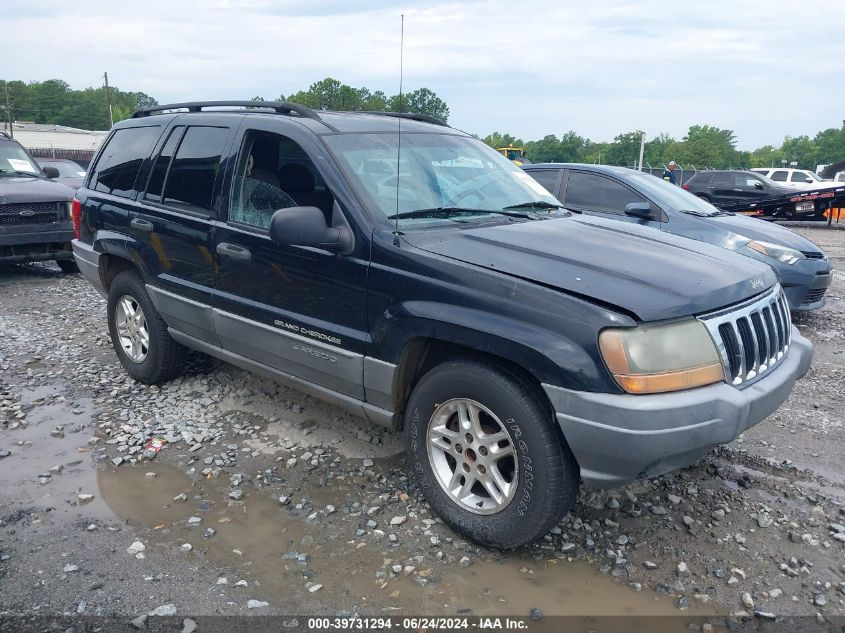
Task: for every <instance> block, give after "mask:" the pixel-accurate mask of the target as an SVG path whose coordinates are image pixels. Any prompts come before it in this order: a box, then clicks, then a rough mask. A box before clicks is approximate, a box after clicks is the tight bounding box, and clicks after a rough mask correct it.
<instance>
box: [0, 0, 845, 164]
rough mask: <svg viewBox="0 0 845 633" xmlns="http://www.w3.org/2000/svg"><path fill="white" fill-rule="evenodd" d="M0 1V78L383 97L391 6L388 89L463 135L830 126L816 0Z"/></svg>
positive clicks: (213, 94) (825, 17) (829, 37)
mask: <svg viewBox="0 0 845 633" xmlns="http://www.w3.org/2000/svg"><path fill="white" fill-rule="evenodd" d="M6 5H7V3H4V10H3V11H2V12H0V30H2V32H3V34H4V37H3V39H4V46H3V48H4V53H3V62H4V64H3V66H4V71H3V74H4V75H5V76H6V78H9V79H25V80H34V79H39V80H43V79H48V78H54V77H55V78H62V79H65V80H66V81H68V82H69V83H70V84H71V85H72V86H73V87H76V88H82V87H86V86H89V85H94V84H97V83H98V82H99V77H100V76H101V75H102V72H103V71H104V70H107V71H108V72H109V78H110V80H111V82H112V83H113V84H115V85H117V86H119V87H120V88H122V89H131V90H141V91H144V92H147V93H149V94H151V95H153V96H155V97H156V98H157V99H159V101H162V102H165V101H184V100H188V99H201V98H207V99H212V98H214V99H222V98H249V97H252V96H253V95H256V94H258V95H263V96H265V97H268V98H273V97H276V96H277V95H278V94H279V93H284V94H290V93H292V92H294V91H296V90H299V89H302V88H306V87H307V86H308V85H309V84H310V83H312V82H313V81H316V80H318V79H322V78H323V77H326V76H332V77H336V78H338V79H340V80H341V81H344V82H346V83H349V84H352V85H356V86H361V85H365V86H367V87H369V88H371V89H381V90H384V91H385V92H387V93H393V92H395V91H396V89H397V87H398V70H399V58H398V53H399V15H400V13H402V12H404V13H405V86H406V87H407V88H409V89H413V88H414V87H418V86H420V85H426V86H428V87H430V88H432V89H433V90H435V91H436V92H437V93H438V94H439V95H440V96H441V97H442V98H443V99H444V100H445V101H446V102H447V103H448V104H449V106H450V108H451V110H452V117H451V122H452V123H453V124H454V125H456V126H458V127H460V128H462V129H465V130H467V131H471V132H475V133H479V134H485V133H487V132H490V131H493V130H499V131H509V132H511V133H514V134H517V135H520V136H523V137H525V138H538V137H540V136H542V135H544V134H547V133H555V134H560V133H561V132H563V131H565V130H569V129H574V130H576V131H578V132H579V133H581V134H583V135H586V136H589V137H591V138H593V139H596V140H606V139H610V138H611V137H612V136H613V135H615V134H616V133H619V132H622V131H628V130H632V129H637V128H640V129H645V130H646V131H647V132H648V133H649V134H657V133H658V132H662V131H666V132H669V133H671V134H673V135H675V136H677V137H680V136H682V135H683V134H684V132H685V131H686V129H687V127H688V126H689V125H690V124H692V123H710V124H713V125H717V126H719V127H727V128H731V129H733V130H735V131H736V132H737V134H738V136H739V141H740V146H741V147H745V148H749V147H754V146H757V145H761V144H764V143H773V144H777V143H779V142H780V141H781V140H782V137H783V136H784V135H786V134H789V135H798V134H814V133H815V132H816V131H818V130H819V129H823V128H826V127H833V126H839V125H840V124H841V122H842V121H841V119H842V109H841V100H842V96H843V92H844V91H843V90H842V89H841V88H840V87H839V84H840V80H839V77H838V74H837V72H836V71H838V70H839V68H837V67H836V66H835V65H836V64H838V62H836V61H835V60H836V55H835V54H833V53H831V51H834V50H836V47H837V45H838V44H837V42H838V39H839V38H840V36H839V33H838V31H839V30H840V26H839V25H841V24H842V23H843V18H845V4H843V3H830V2H827V1H825V0H804V1H803V2H801V3H800V5H799V4H795V3H794V2H792V1H790V0H771V1H769V2H766V3H765V4H761V3H759V2H753V1H750V0H735V1H733V2H726V1H714V2H707V3H703V2H702V3H681V2H677V3H667V2H664V1H660V0H640V1H638V2H634V1H632V0H596V1H594V2H584V3H581V2H577V3H576V2H557V3H549V2H540V1H538V0H524V1H520V2H513V0H508V1H505V0H501V1H495V2H449V1H448V0H446V1H444V0H427V1H422V2H413V3H405V4H404V5H402V4H398V3H394V2H390V1H389V0H359V1H358V2H356V3H349V2H346V1H343V0H330V1H329V2H319V1H312V2H305V1H304V0H285V1H283V2H279V1H273V2H271V1H270V0H216V1H215V2H214V3H208V2H172V1H171V2H163V1H162V0H147V2H145V3H143V4H142V5H133V6H132V7H131V10H130V9H127V10H121V9H120V8H116V7H118V6H119V5H115V3H114V2H105V1H104V0H92V1H90V2H84V3H67V2H58V1H55V0H53V1H50V0H48V1H46V2H41V3H37V5H36V8H32V7H33V5H32V3H29V2H27V3H22V2H19V1H18V0H11V1H10V2H9V3H8V5H7V6H6Z"/></svg>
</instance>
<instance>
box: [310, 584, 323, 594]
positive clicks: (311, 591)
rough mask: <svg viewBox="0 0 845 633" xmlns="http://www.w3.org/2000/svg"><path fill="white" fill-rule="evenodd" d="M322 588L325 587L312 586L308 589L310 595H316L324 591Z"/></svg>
mask: <svg viewBox="0 0 845 633" xmlns="http://www.w3.org/2000/svg"><path fill="white" fill-rule="evenodd" d="M322 588H323V585H311V586H310V587H308V591H309V592H310V593H316V592H318V591H320V589H322Z"/></svg>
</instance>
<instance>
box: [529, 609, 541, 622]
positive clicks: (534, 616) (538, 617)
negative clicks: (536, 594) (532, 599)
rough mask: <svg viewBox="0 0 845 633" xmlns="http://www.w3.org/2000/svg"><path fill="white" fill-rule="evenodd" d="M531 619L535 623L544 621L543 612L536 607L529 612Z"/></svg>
mask: <svg viewBox="0 0 845 633" xmlns="http://www.w3.org/2000/svg"><path fill="white" fill-rule="evenodd" d="M529 617H530V618H531V619H532V620H534V621H537V620H542V619H543V612H542V611H540V609H538V608H537V607H534V608H533V609H531V611H530V612H529Z"/></svg>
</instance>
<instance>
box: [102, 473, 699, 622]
mask: <svg viewBox="0 0 845 633" xmlns="http://www.w3.org/2000/svg"><path fill="white" fill-rule="evenodd" d="M148 473H155V476H154V477H152V475H150V474H148ZM97 479H98V483H99V490H100V495H101V496H102V498H103V499H104V501H105V502H106V503H107V504H108V506H109V507H110V509H111V510H112V511H113V512H114V513H115V514H117V515H118V516H119V517H120V518H121V520H123V521H125V522H126V523H127V525H129V526H130V527H133V528H135V529H136V530H137V531H138V534H139V535H140V537H141V538H142V540H144V542H145V543H146V544H147V546H148V548H149V547H150V546H151V544H153V546H156V544H157V545H160V546H165V547H170V548H171V549H172V551H173V552H174V556H183V557H185V558H186V561H188V560H189V557H195V556H197V554H202V555H203V556H204V557H205V558H206V559H207V560H208V561H209V562H210V563H211V564H212V566H214V565H218V566H219V568H220V573H221V574H225V576H226V578H227V581H228V585H230V586H231V585H234V583H236V582H238V581H239V580H245V581H247V583H248V589H244V591H245V592H246V593H249V594H250V596H252V595H261V596H262V598H263V599H265V600H268V601H269V602H271V604H273V605H274V606H277V607H279V608H281V609H282V610H285V609H286V608H287V607H286V606H285V605H291V606H290V608H289V610H294V609H298V610H299V611H300V612H302V610H303V607H304V608H305V610H308V611H309V612H312V613H329V614H332V615H334V614H336V613H337V612H338V611H342V610H349V611H350V612H352V611H358V612H360V613H362V614H364V613H366V614H370V615H400V614H420V613H425V614H443V615H455V614H458V613H471V614H473V615H527V614H529V612H530V611H531V609H533V608H539V609H540V610H541V611H542V612H543V614H544V615H547V616H550V615H572V616H587V615H591V616H652V615H654V616H658V615H672V616H678V615H679V614H680V613H682V612H679V611H678V610H677V609H676V608H675V607H674V605H673V604H672V603H671V602H670V601H669V600H667V599H664V598H658V597H657V596H655V595H654V594H652V593H650V592H641V593H637V592H635V591H633V590H632V589H630V588H629V587H628V586H626V585H624V584H616V583H614V582H613V581H612V579H611V578H610V577H608V576H604V575H602V574H600V573H598V572H597V571H595V570H594V569H593V568H592V567H590V565H589V564H588V563H585V562H567V561H566V560H553V561H545V560H543V561H535V560H525V559H522V558H520V557H519V555H518V554H508V555H504V556H501V557H499V556H498V555H489V556H484V557H482V559H481V560H477V561H475V562H474V563H473V564H472V565H471V566H470V567H467V568H457V567H451V568H446V569H443V567H444V566H443V565H442V564H438V561H435V560H433V559H432V558H431V557H430V556H429V555H428V552H427V551H426V550H420V549H415V548H414V546H413V545H403V544H401V541H402V540H403V537H402V533H401V531H397V532H398V533H399V535H400V538H399V540H400V545H398V546H397V545H392V544H390V543H389V542H388V539H387V538H383V539H382V540H380V541H379V540H374V536H373V535H372V534H367V535H366V536H363V537H359V538H356V537H355V530H356V528H357V527H358V525H359V524H360V523H361V517H355V516H352V515H350V514H349V513H345V512H344V511H343V510H342V509H341V508H342V506H343V501H344V499H345V498H346V497H347V496H352V494H353V491H352V490H351V489H344V485H345V484H344V483H343V482H336V483H334V484H332V487H331V488H323V489H320V490H315V491H308V492H307V493H306V494H305V495H304V496H305V497H307V498H308V500H309V503H306V504H305V506H304V507H302V508H297V505H298V504H299V503H300V497H302V496H303V495H302V494H300V495H294V496H293V497H292V499H291V502H290V505H287V506H281V505H280V504H279V502H278V500H277V499H276V498H274V497H273V496H271V494H270V492H269V491H267V490H260V489H257V488H255V487H250V486H249V485H247V484H248V483H249V482H245V483H244V484H243V485H242V486H241V489H243V490H244V491H245V492H246V494H245V496H244V497H243V499H242V500H240V501H233V500H231V499H229V497H228V493H229V492H230V490H231V488H230V487H229V485H228V480H227V479H224V478H222V477H221V478H219V479H200V480H198V481H194V480H192V478H191V477H189V476H188V475H187V474H185V472H183V471H182V470H181V469H179V468H176V467H174V466H170V465H168V464H166V463H164V462H152V463H147V464H143V465H139V466H123V467H120V468H119V469H115V468H112V467H111V466H104V467H100V469H99V470H98V473H97ZM180 494H184V495H185V496H186V497H187V500H186V501H184V502H174V501H173V498H174V497H175V496H177V495H180ZM325 503H333V504H334V505H336V506H337V507H338V508H339V509H338V511H336V512H334V513H331V514H329V515H327V516H326V515H325V514H324V512H323V509H324V508H325V505H324V504H325ZM310 504H314V505H313V506H312V505H310ZM315 511H317V516H316V517H313V516H312V518H309V516H311V515H312V513H313V512H315ZM191 517H199V518H200V519H201V522H200V524H199V525H197V526H194V527H192V526H190V525H189V523H188V520H189V518H191ZM366 518H367V517H366V516H365V517H364V519H366ZM382 519H384V517H382ZM384 522H385V521H384V520H382V522H381V523H384ZM208 528H211V529H213V530H214V532H215V533H214V535H213V536H210V537H209V536H208V534H207V533H206V530H207V529H208ZM411 540H412V541H413V539H411ZM183 543H190V544H191V545H192V547H193V549H192V551H190V552H184V551H182V550H181V549H180V546H181V545H182V544H183ZM446 547H447V546H445V545H444V549H445V548H446ZM420 554H422V555H425V556H426V560H425V561H424V562H416V563H415V567H416V569H415V570H414V571H413V572H411V573H410V575H407V576H406V575H405V574H404V568H403V571H402V573H400V574H399V575H398V576H397V577H391V574H390V573H389V572H390V570H391V568H392V566H393V565H394V564H399V565H403V567H404V565H405V564H406V562H407V560H408V559H409V558H411V557H413V556H415V555H420ZM378 572H384V573H382V574H379V573H378ZM308 583H311V586H312V587H313V584H319V585H322V588H321V589H319V590H318V591H316V592H314V593H311V592H309V590H308V586H309V584H308ZM245 595H246V594H245ZM294 605H296V606H294ZM311 609H313V611H311ZM683 614H685V615H689V616H690V618H691V617H692V616H695V615H703V614H702V613H700V612H695V611H693V610H689V611H685V612H683ZM681 619H682V618H678V617H675V618H665V622H663V624H660V625H659V626H666V627H668V628H665V629H660V628H651V629H650V630H667V631H670V630H677V631H680V630H686V623H687V621H688V620H685V621H684V622H683V623H681ZM618 620H619V621H615V620H610V621H604V622H603V625H604V626H602V627H598V628H596V629H595V630H607V631H613V630H616V629H615V628H614V626H615V624H620V623H621V622H622V621H624V620H625V618H619V619H618ZM657 622H658V623H659V622H661V620H658V621H657ZM614 623H615V624H614ZM619 630H625V629H624V628H620V629H619Z"/></svg>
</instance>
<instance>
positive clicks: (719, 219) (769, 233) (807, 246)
mask: <svg viewBox="0 0 845 633" xmlns="http://www.w3.org/2000/svg"><path fill="white" fill-rule="evenodd" d="M690 219H694V220H700V221H702V222H707V223H708V224H711V225H712V226H714V227H720V228H721V229H722V230H724V231H731V232H733V233H738V234H739V235H743V236H745V237H749V238H751V239H752V240H761V241H765V242H772V243H773V244H780V245H781V246H788V247H789V248H794V249H795V250H796V251H801V252H802V253H821V252H822V249H820V248H819V247H818V246H816V245H815V244H814V243H813V242H811V241H810V240H808V239H807V238H806V237H802V236H801V235H798V233H796V232H795V231H790V230H789V229H787V228H785V227H783V226H780V225H778V224H775V223H774V222H766V221H765V220H759V219H757V218H750V217H748V216H745V215H717V216H715V217H712V218H692V217H691V218H690ZM696 239H704V238H696ZM707 241H708V242H712V240H710V239H708V240H707Z"/></svg>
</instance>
